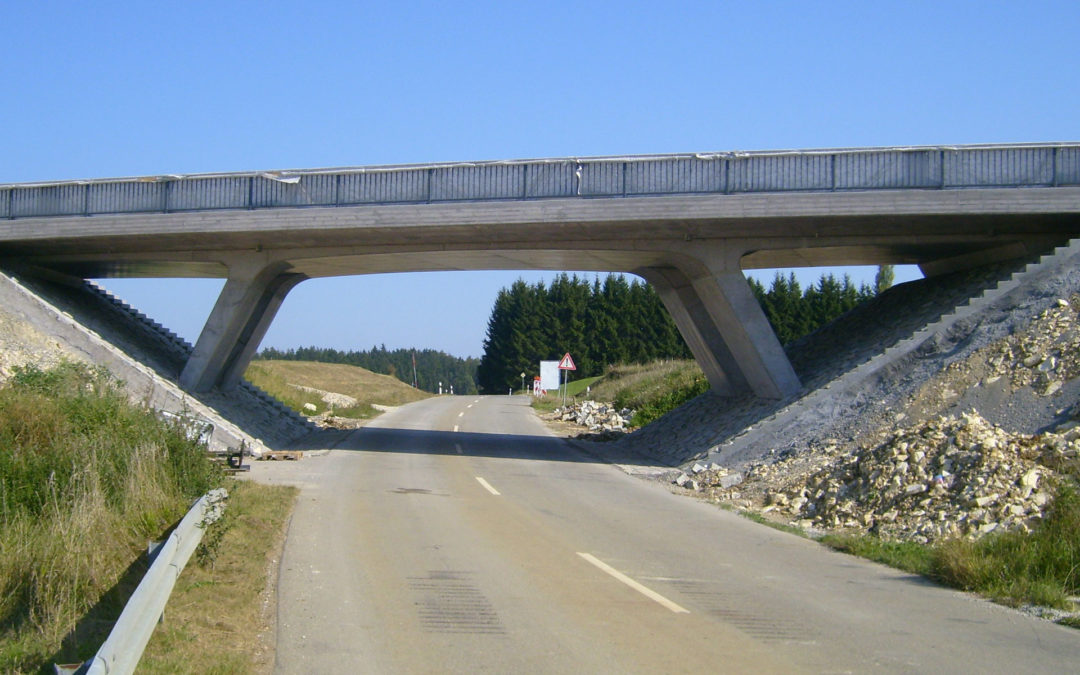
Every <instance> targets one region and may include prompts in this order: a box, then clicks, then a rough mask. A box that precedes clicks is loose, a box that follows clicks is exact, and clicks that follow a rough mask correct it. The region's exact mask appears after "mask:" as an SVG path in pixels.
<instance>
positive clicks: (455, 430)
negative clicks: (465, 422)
mask: <svg viewBox="0 0 1080 675" xmlns="http://www.w3.org/2000/svg"><path fill="white" fill-rule="evenodd" d="M458 428H459V427H458V425H456V424H455V425H454V433H455V434H456V433H457V430H458Z"/></svg>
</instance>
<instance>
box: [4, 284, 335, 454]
mask: <svg viewBox="0 0 1080 675" xmlns="http://www.w3.org/2000/svg"><path fill="white" fill-rule="evenodd" d="M0 297H2V298H3V299H4V301H5V309H8V310H9V311H14V312H16V314H18V316H20V317H21V318H23V319H25V320H27V321H28V322H29V323H31V324H32V325H34V326H35V327H37V328H38V329H39V330H42V331H43V332H45V333H46V334H48V335H50V336H52V337H53V339H55V340H56V341H57V342H59V343H60V344H61V345H63V346H64V347H65V348H66V349H67V351H69V352H70V353H71V355H72V356H73V357H74V358H77V359H81V360H85V361H88V362H90V363H95V364H100V365H103V366H105V367H106V368H108V369H109V370H110V371H111V372H112V373H113V374H114V375H116V376H117V377H118V378H119V379H121V380H123V381H124V382H125V384H126V386H127V388H128V390H129V391H131V393H132V397H133V398H135V399H137V400H140V401H144V402H146V403H147V404H148V405H150V406H151V407H153V408H155V409H158V410H162V411H165V412H168V413H172V414H187V415H190V416H193V417H196V418H201V419H203V420H205V421H207V422H209V423H211V424H212V425H213V426H214V435H213V437H212V441H211V445H212V447H213V449H216V450H224V449H226V448H230V447H231V448H236V447H239V446H240V445H241V444H243V445H245V446H246V447H249V448H254V449H256V450H257V449H258V448H259V446H260V445H262V446H265V447H268V448H280V447H286V446H288V445H289V444H290V443H291V442H293V441H295V440H297V439H299V438H302V437H303V436H305V435H307V434H309V433H311V432H312V431H314V430H315V426H314V425H312V424H311V423H310V422H308V421H307V420H306V419H305V418H304V417H303V416H301V415H299V414H297V413H296V412H295V411H293V410H292V409H290V408H288V407H286V406H284V405H282V404H281V403H280V402H279V401H277V400H276V399H274V398H273V397H271V396H269V395H268V394H266V393H265V392H263V391H261V390H260V389H258V388H256V387H254V386H252V385H251V384H249V383H247V382H244V383H243V384H242V385H241V386H240V387H239V388H237V389H236V390H234V391H232V392H229V393H228V394H222V393H219V392H211V393H207V394H192V393H189V392H185V391H183V390H182V389H181V388H180V387H179V385H178V384H177V379H178V377H179V374H180V371H181V370H182V368H183V366H184V363H186V361H187V358H188V356H189V355H190V353H191V350H192V346H191V344H190V343H188V342H187V341H186V340H184V339H182V338H180V337H179V336H177V335H176V334H175V333H173V332H172V331H170V330H168V329H167V328H165V327H164V326H162V325H161V324H160V323H158V322H156V321H153V320H151V319H150V318H149V317H147V316H146V315H145V314H143V313H142V312H139V311H138V310H136V309H134V308H133V307H131V306H130V305H128V304H127V303H125V302H123V301H122V300H120V299H119V298H116V297H115V296H113V295H112V294H110V293H109V292H107V291H106V290H104V289H103V288H101V287H99V286H97V285H96V284H94V283H93V282H84V281H80V280H59V279H53V280H45V279H43V278H40V277H35V276H31V275H27V274H25V273H22V274H16V273H11V272H4V273H2V274H0Z"/></svg>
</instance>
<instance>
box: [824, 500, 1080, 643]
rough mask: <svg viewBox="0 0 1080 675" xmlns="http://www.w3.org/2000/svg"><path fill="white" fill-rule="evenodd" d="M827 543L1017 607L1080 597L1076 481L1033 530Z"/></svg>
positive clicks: (1067, 605)
mask: <svg viewBox="0 0 1080 675" xmlns="http://www.w3.org/2000/svg"><path fill="white" fill-rule="evenodd" d="M821 541H822V543H824V544H826V545H828V546H831V547H833V548H835V549H837V550H840V551H844V552H846V553H851V554H852V555H857V556H860V557H863V558H868V559H870V560H875V561H877V562H881V563H884V564H886V565H890V566H892V567H896V568H899V569H902V570H906V571H908V572H912V573H915V574H920V575H923V576H925V577H928V578H931V579H934V580H935V581H938V582H940V583H943V584H946V585H948V586H952V587H954V588H959V589H961V590H964V591H971V592H975V593H978V594H980V595H984V596H986V597H989V598H991V599H993V600H995V601H997V602H1000V603H1002V604H1006V605H1010V606H1014V607H1015V606H1019V605H1023V604H1033V605H1040V606H1044V607H1053V608H1056V609H1074V607H1073V604H1074V603H1073V602H1072V601H1071V600H1070V598H1074V597H1076V596H1077V595H1080V493H1078V492H1077V490H1076V487H1075V486H1072V485H1068V486H1064V487H1062V488H1060V489H1059V490H1058V492H1057V495H1056V496H1055V498H1054V501H1053V503H1052V504H1051V506H1050V508H1049V510H1048V512H1047V515H1046V517H1044V518H1043V519H1042V521H1040V522H1039V523H1038V524H1037V525H1036V527H1035V528H1034V529H1033V530H1032V531H1031V532H1028V533H1024V532H1015V531H1013V532H1001V533H994V534H990V535H987V536H985V537H983V538H981V539H977V540H968V539H949V540H946V541H943V542H940V543H938V544H936V545H932V546H926V545H922V544H915V543H911V542H891V541H883V540H881V539H878V538H877V537H874V536H865V535H864V536H855V535H827V536H825V537H823V538H822V539H821ZM1064 623H1065V624H1066V625H1074V626H1075V625H1078V623H1080V622H1077V620H1076V619H1070V620H1066V621H1065V622H1064Z"/></svg>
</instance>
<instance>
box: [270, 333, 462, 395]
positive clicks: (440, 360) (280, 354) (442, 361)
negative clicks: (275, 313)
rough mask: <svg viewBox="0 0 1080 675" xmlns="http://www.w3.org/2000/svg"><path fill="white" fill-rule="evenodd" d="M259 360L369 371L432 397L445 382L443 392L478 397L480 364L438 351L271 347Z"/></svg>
mask: <svg viewBox="0 0 1080 675" xmlns="http://www.w3.org/2000/svg"><path fill="white" fill-rule="evenodd" d="M259 358H263V359H281V360H286V361H319V362H321V363H344V364H347V365H350V366H359V367H361V368H366V369H367V370H370V371H371V372H373V373H381V374H383V375H390V376H392V377H396V378H397V379H399V380H401V381H402V382H404V383H406V384H411V385H413V386H415V387H416V388H418V389H421V390H423V391H430V392H432V393H437V392H438V391H439V383H440V382H441V383H442V388H443V391H449V390H450V387H453V388H454V393H455V394H475V393H477V388H476V367H477V366H478V365H479V363H480V360H479V359H477V358H474V357H469V358H460V357H457V356H452V355H450V354H447V353H446V352H441V351H438V350H435V349H394V350H389V349H387V348H386V345H380V346H375V347H372V348H371V349H369V350H366V351H341V350H338V349H330V348H327V347H300V348H298V349H286V350H284V351H282V350H279V349H274V348H273V347H268V348H266V349H263V350H262V351H261V352H259ZM414 364H415V369H414ZM414 374H415V377H414Z"/></svg>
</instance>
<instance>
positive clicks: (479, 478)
mask: <svg viewBox="0 0 1080 675" xmlns="http://www.w3.org/2000/svg"><path fill="white" fill-rule="evenodd" d="M476 480H478V481H480V484H481V485H483V486H484V489H485V490H487V491H488V492H490V493H491V494H493V495H495V496H496V497H497V496H499V491H498V490H496V489H495V488H493V487H491V484H490V483H488V482H487V481H486V480H484V479H483V478H481V477H480V476H477V477H476Z"/></svg>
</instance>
